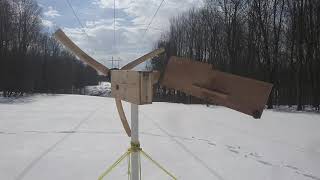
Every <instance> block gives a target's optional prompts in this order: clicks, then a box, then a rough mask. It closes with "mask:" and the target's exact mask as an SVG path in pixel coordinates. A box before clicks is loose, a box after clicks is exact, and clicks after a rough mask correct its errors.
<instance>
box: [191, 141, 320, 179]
mask: <svg viewBox="0 0 320 180" xmlns="http://www.w3.org/2000/svg"><path fill="white" fill-rule="evenodd" d="M191 139H192V140H193V141H199V142H203V143H206V144H208V145H210V146H214V148H224V149H225V150H227V151H229V152H230V153H232V154H234V155H236V156H240V157H243V158H247V159H251V160H253V161H255V162H257V163H259V164H261V165H264V166H267V167H275V168H282V169H287V170H290V171H293V172H295V173H296V174H299V175H301V176H304V177H306V178H309V179H311V180H320V178H319V177H317V176H314V175H312V174H311V173H306V172H305V171H304V170H302V169H300V168H298V167H295V166H293V165H289V164H285V163H283V162H282V163H279V164H276V163H271V162H270V161H268V160H267V159H265V158H264V157H263V156H262V155H261V154H260V153H257V152H248V151H245V150H242V149H241V147H240V146H237V145H229V144H225V145H224V144H218V143H216V142H212V141H210V140H208V139H203V138H196V137H194V136H192V138H191ZM188 140H190V138H188Z"/></svg>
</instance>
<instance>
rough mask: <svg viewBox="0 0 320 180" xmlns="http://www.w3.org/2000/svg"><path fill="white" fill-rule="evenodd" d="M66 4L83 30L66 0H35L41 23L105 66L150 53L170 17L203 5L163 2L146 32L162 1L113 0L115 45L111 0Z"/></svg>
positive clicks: (176, 0) (172, 0)
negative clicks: (38, 6)
mask: <svg viewBox="0 0 320 180" xmlns="http://www.w3.org/2000/svg"><path fill="white" fill-rule="evenodd" d="M69 1H70V3H71V4H72V6H73V8H74V9H75V11H76V13H77V15H78V17H79V19H80V21H81V23H82V24H83V25H84V26H85V28H84V29H82V28H81V26H80V25H79V23H78V22H77V20H76V17H75V16H74V15H73V13H72V10H71V8H70V7H69V6H68V4H67V1H66V0H38V3H39V5H40V6H41V7H42V8H43V24H44V25H45V26H46V27H47V28H48V30H49V31H51V32H53V31H54V30H56V29H57V28H62V29H63V30H64V31H65V33H66V34H67V35H68V36H69V37H70V38H71V39H72V40H73V41H74V42H75V43H76V44H77V45H78V46H79V47H81V48H82V49H83V50H85V51H86V52H87V53H88V54H89V55H91V56H92V57H94V58H96V59H97V60H99V61H100V62H101V63H103V64H105V65H107V66H108V67H110V66H111V62H110V61H108V60H110V59H111V57H112V56H114V57H115V59H118V58H120V59H122V61H121V62H120V67H121V66H123V65H125V64H126V63H127V62H129V61H132V60H134V59H135V58H137V57H139V56H141V55H143V54H145V53H147V52H149V51H150V50H152V49H153V47H154V44H155V42H156V41H157V40H158V39H159V38H160V35H161V33H164V32H166V31H167V30H168V28H169V20H170V18H171V17H173V16H175V15H178V14H179V13H182V12H184V11H187V10H188V9H189V8H191V7H200V6H202V5H203V1H204V0H165V1H164V3H163V4H162V6H161V8H160V10H159V12H158V14H157V16H156V17H155V18H154V20H153V22H152V24H151V26H150V28H149V29H148V31H147V33H144V32H145V29H146V27H147V25H148V24H149V23H150V21H151V19H152V16H153V15H154V13H155V12H156V10H157V8H158V6H159V5H160V3H161V1H162V0H116V23H115V25H116V43H115V44H114V40H113V39H114V31H113V25H114V22H113V0H69ZM83 30H84V31H85V32H87V34H89V37H88V36H86V35H85V33H84V32H83Z"/></svg>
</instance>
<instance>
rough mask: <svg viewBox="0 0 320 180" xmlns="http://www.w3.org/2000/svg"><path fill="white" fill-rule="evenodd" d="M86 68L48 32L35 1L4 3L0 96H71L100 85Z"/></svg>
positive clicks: (0, 29)
mask: <svg viewBox="0 0 320 180" xmlns="http://www.w3.org/2000/svg"><path fill="white" fill-rule="evenodd" d="M97 81H98V75H97V72H96V71H95V70H93V69H92V68H90V67H89V66H85V65H84V64H82V63H81V62H80V61H78V60H77V59H76V58H75V57H74V56H73V55H71V54H70V53H68V52H67V51H66V50H64V49H63V47H62V46H61V45H60V44H59V43H58V42H57V41H56V40H55V39H54V38H53V37H52V35H50V34H49V33H48V32H46V30H45V28H44V26H43V25H42V21H41V8H40V7H39V6H38V4H37V2H36V1H35V0H0V92H2V95H3V96H21V95H23V94H24V93H34V92H41V93H71V92H72V91H74V90H76V91H75V92H80V91H79V90H80V89H82V88H84V86H87V85H94V84H97Z"/></svg>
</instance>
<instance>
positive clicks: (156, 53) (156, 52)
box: [121, 48, 165, 70]
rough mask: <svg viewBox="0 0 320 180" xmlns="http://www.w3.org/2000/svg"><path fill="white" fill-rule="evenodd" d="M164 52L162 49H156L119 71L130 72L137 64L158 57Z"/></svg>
mask: <svg viewBox="0 0 320 180" xmlns="http://www.w3.org/2000/svg"><path fill="white" fill-rule="evenodd" d="M164 51H165V50H164V49H163V48H159V49H156V50H154V51H152V52H150V53H148V54H145V55H143V56H141V57H139V58H138V59H136V60H134V61H131V62H130V63H128V64H126V65H125V66H123V67H122V68H121V70H130V69H133V68H134V67H136V66H138V65H139V64H141V63H143V62H145V61H146V60H148V59H151V58H154V57H156V56H158V55H159V54H161V53H163V52H164Z"/></svg>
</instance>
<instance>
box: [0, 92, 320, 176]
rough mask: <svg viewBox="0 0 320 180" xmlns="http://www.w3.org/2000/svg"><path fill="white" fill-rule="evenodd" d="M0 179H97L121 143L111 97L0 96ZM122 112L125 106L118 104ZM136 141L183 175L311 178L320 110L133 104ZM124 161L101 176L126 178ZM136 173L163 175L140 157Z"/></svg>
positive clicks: (317, 159) (318, 155) (318, 161)
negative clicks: (256, 113) (252, 113)
mask: <svg viewBox="0 0 320 180" xmlns="http://www.w3.org/2000/svg"><path fill="white" fill-rule="evenodd" d="M0 102H1V103H0V143H1V146H0V179H1V180H2V179H3V180H11V179H14V180H20V179H24V180H35V179H46V180H51V179H52V180H56V179H59V180H61V179H68V180H69V179H80V180H81V179H83V180H87V179H97V178H98V177H99V175H100V174H101V173H102V172H103V171H104V170H106V168H107V167H108V166H109V165H111V164H112V163H113V162H114V161H115V160H116V159H117V158H118V157H119V156H120V155H122V154H123V153H124V152H125V151H126V150H127V148H128V146H129V141H130V139H129V138H128V137H127V136H126V134H125V132H124V130H123V129H122V126H121V122H120V120H119V117H118V115H117V111H116V107H115V104H114V100H113V99H112V98H104V97H94V96H79V95H37V96H29V97H25V98H18V99H9V100H8V99H4V98H0ZM124 107H125V110H126V112H127V114H130V109H129V107H130V106H129V104H128V103H125V104H124ZM139 115H140V130H141V134H140V138H141V146H142V148H143V149H144V151H146V152H147V153H149V154H150V155H151V156H152V158H153V159H155V160H156V161H157V162H159V163H160V164H162V165H163V166H164V167H165V168H166V169H168V170H169V171H170V172H172V173H173V174H174V175H175V176H176V177H177V178H178V179H183V180H194V179H201V180H233V179H241V180H251V179H252V180H256V179H259V180H269V179H270V180H273V179H281V180H319V179H320V171H319V170H320V131H319V127H320V115H319V114H317V113H311V112H305V113H295V112H283V111H279V110H277V111H276V110H274V111H273V110H266V111H265V112H264V114H263V116H262V118H261V119H259V120H255V119H253V118H251V117H249V116H247V115H243V114H241V113H238V112H236V111H233V110H230V109H227V108H224V107H219V106H210V107H206V106H203V105H184V104H173V103H153V104H151V105H143V106H140V114H139ZM126 163H127V161H125V162H123V163H121V164H120V165H119V167H117V168H116V169H115V170H114V171H113V172H112V173H111V174H110V176H108V177H106V178H105V179H117V180H118V179H127V176H126V169H127V164H126ZM142 174H143V177H142V179H148V180H155V179H169V177H167V176H166V175H165V174H164V173H162V172H161V171H160V170H159V169H157V168H156V167H155V166H154V165H152V164H151V163H150V162H149V161H147V160H145V158H142Z"/></svg>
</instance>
